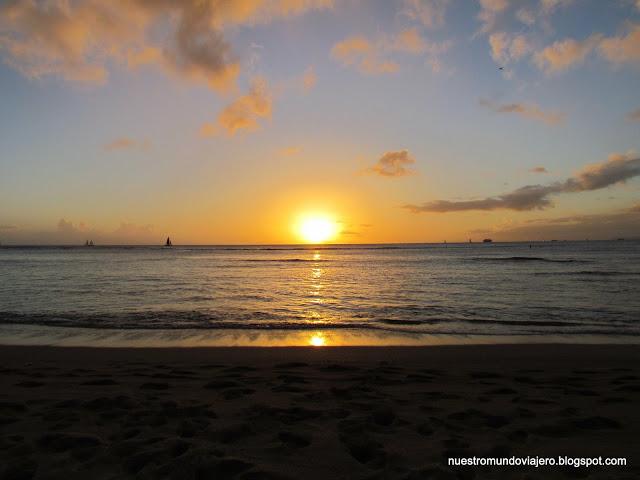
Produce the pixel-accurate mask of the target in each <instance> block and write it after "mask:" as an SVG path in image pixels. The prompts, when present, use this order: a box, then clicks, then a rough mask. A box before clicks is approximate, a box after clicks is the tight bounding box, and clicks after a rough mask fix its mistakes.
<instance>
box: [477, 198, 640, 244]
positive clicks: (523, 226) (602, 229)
mask: <svg viewBox="0 0 640 480" xmlns="http://www.w3.org/2000/svg"><path fill="white" fill-rule="evenodd" d="M475 233H477V234H482V235H487V236H491V237H492V238H494V239H498V240H515V241H526V240H552V239H558V240H574V239H586V238H589V239H592V240H596V239H600V240H608V239H613V238H640V204H639V205H635V206H633V207H631V208H628V209H625V210H621V211H615V212H609V213H602V214H594V215H574V216H569V217H560V218H553V219H534V220H529V221H526V222H523V223H520V224H515V225H513V224H511V225H507V226H504V227H498V228H494V229H490V230H483V231H476V232H475Z"/></svg>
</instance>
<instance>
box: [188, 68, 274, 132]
mask: <svg viewBox="0 0 640 480" xmlns="http://www.w3.org/2000/svg"><path fill="white" fill-rule="evenodd" d="M271 111H272V98H271V92H270V91H269V86H268V84H267V81H266V80H265V79H264V78H262V77H256V78H254V79H253V81H252V84H251V88H250V90H249V92H248V93H247V94H245V95H242V96H240V97H238V98H236V99H235V100H234V101H233V102H231V103H230V104H229V105H227V106H226V107H225V108H224V109H223V110H222V111H221V112H220V114H219V115H218V118H217V122H216V123H215V124H213V123H205V124H203V125H202V127H201V128H200V135H201V136H203V137H210V136H215V135H218V134H219V133H221V132H223V133H226V134H227V135H229V136H233V135H235V134H236V133H237V132H238V131H243V130H244V131H254V130H258V129H259V128H260V123H259V120H260V119H265V118H270V117H271Z"/></svg>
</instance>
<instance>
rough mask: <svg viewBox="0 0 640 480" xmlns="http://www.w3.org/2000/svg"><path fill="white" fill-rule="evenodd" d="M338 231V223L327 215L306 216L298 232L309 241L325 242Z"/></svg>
mask: <svg viewBox="0 0 640 480" xmlns="http://www.w3.org/2000/svg"><path fill="white" fill-rule="evenodd" d="M338 233H339V232H338V224H337V223H336V222H335V221H334V220H332V219H331V218H329V217H326V216H315V215H313V216H311V215H310V216H305V217H303V218H302V219H301V221H300V223H299V226H298V234H299V235H300V237H301V238H302V239H303V240H304V241H305V242H307V243H324V242H327V241H329V240H332V239H333V238H335V237H336V235H337V234H338Z"/></svg>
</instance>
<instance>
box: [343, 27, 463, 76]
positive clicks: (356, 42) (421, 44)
mask: <svg viewBox="0 0 640 480" xmlns="http://www.w3.org/2000/svg"><path fill="white" fill-rule="evenodd" d="M452 45H453V44H452V42H450V41H443V42H430V41H428V40H427V39H425V38H424V37H423V36H422V35H421V34H420V32H419V31H418V29H417V28H414V27H411V28H406V29H404V30H402V31H400V32H399V33H397V34H395V35H387V36H381V37H379V38H378V39H376V40H375V41H371V40H369V39H368V38H366V37H363V36H353V37H349V38H347V39H345V40H343V41H342V42H339V43H337V44H336V45H334V47H333V49H332V50H331V56H332V57H333V58H334V59H335V60H338V61H339V62H341V63H342V64H343V65H345V66H350V67H355V68H357V69H358V70H360V71H361V72H362V73H365V74H369V75H375V74H384V73H395V72H397V71H398V70H399V68H400V66H399V65H398V64H397V63H396V62H394V61H392V60H390V59H389V58H388V57H389V55H390V54H392V53H405V54H410V55H425V56H426V61H427V64H429V65H430V66H431V69H432V71H433V72H435V73H438V72H440V71H442V69H443V68H442V62H441V61H440V56H441V55H442V54H444V53H445V52H446V51H448V50H449V49H450V48H451V46H452Z"/></svg>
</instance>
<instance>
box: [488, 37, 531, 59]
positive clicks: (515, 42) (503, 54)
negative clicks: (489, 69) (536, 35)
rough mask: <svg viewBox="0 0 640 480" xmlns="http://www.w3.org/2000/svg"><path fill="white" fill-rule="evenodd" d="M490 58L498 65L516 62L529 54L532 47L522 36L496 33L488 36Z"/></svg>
mask: <svg viewBox="0 0 640 480" xmlns="http://www.w3.org/2000/svg"><path fill="white" fill-rule="evenodd" d="M489 45H490V47H491V57H493V59H494V60H495V61H496V63H498V64H499V65H505V64H507V63H509V62H511V61H517V60H520V59H521V58H523V57H524V56H526V55H528V54H529V53H531V51H532V50H533V46H532V45H531V44H530V42H529V40H528V39H527V38H526V37H525V36H524V35H509V34H508V33H504V32H498V33H492V34H491V35H490V36H489Z"/></svg>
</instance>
